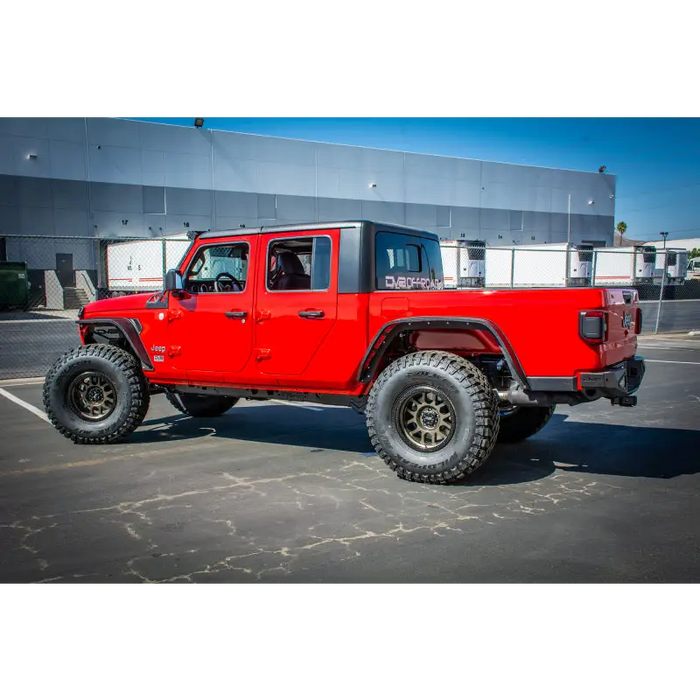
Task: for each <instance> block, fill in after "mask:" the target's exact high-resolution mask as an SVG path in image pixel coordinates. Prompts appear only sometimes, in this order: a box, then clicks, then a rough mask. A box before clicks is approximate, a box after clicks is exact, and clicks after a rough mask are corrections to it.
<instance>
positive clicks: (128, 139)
mask: <svg viewBox="0 0 700 700" xmlns="http://www.w3.org/2000/svg"><path fill="white" fill-rule="evenodd" d="M140 129H141V124H140V123H139V122H134V121H130V120H128V119H103V118H92V119H88V120H87V132H88V139H89V141H90V144H91V145H94V146H102V148H103V149H104V148H105V146H119V147H123V148H134V149H137V150H140V149H141V134H140Z"/></svg>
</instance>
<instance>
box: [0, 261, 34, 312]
mask: <svg viewBox="0 0 700 700" xmlns="http://www.w3.org/2000/svg"><path fill="white" fill-rule="evenodd" d="M28 300H29V275H28V274H27V263H20V262H0V308H19V309H24V308H26V306H27V302H28Z"/></svg>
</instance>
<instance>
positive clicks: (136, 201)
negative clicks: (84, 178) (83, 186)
mask: <svg viewBox="0 0 700 700" xmlns="http://www.w3.org/2000/svg"><path fill="white" fill-rule="evenodd" d="M90 196H91V199H92V208H93V210H94V211H102V212H108V211H116V212H121V213H143V188H141V187H139V186H137V185H118V184H115V183H104V182H93V183H92V185H91V186H90Z"/></svg>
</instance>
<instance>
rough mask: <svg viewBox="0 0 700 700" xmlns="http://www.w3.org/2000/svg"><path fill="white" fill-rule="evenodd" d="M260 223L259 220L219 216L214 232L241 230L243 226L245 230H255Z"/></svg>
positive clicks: (274, 220)
mask: <svg viewBox="0 0 700 700" xmlns="http://www.w3.org/2000/svg"><path fill="white" fill-rule="evenodd" d="M258 221H259V219H256V218H246V217H244V216H219V215H218V214H217V216H216V221H215V222H214V226H213V228H212V230H215V231H233V230H235V229H237V228H241V224H242V225H243V227H244V228H250V227H253V228H254V227H256V226H257V225H258ZM272 221H273V222H276V219H272Z"/></svg>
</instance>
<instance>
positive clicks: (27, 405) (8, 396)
mask: <svg viewBox="0 0 700 700" xmlns="http://www.w3.org/2000/svg"><path fill="white" fill-rule="evenodd" d="M0 395H1V396H4V397H5V398H6V399H9V400H10V401H12V402H13V403H16V404H17V405H18V406H21V407H22V408H26V409H27V410H28V411H29V412H30V413H33V414H34V415H35V416H39V418H41V420H45V421H46V422H47V423H48V424H49V425H51V421H50V420H49V419H48V416H47V415H46V414H45V413H44V412H43V411H40V410H39V409H38V408H35V407H34V406H32V405H31V404H30V403H27V402H26V401H22V399H18V398H17V397H16V396H15V395H14V394H11V393H10V392H9V391H6V390H5V389H3V388H1V387H0Z"/></svg>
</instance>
